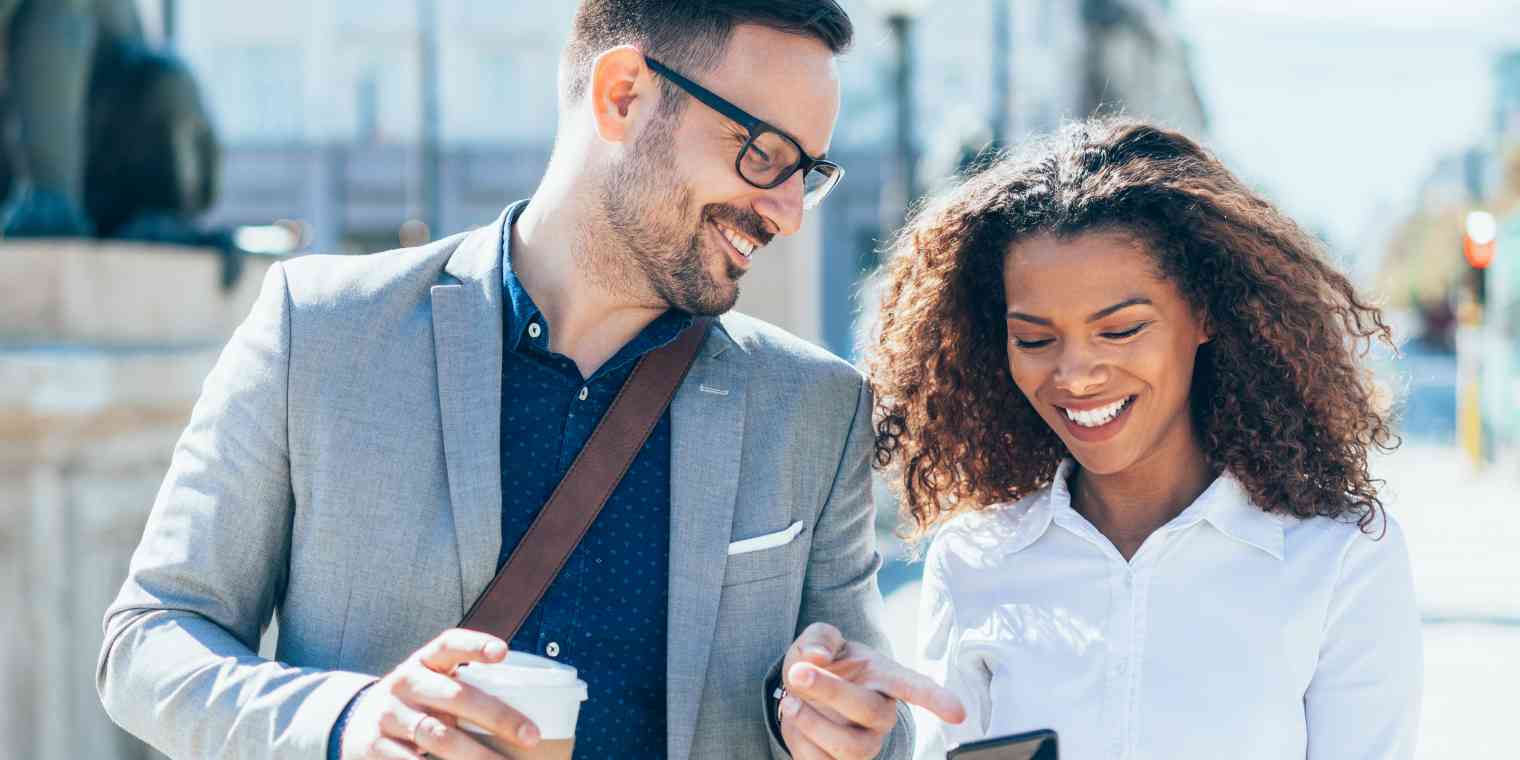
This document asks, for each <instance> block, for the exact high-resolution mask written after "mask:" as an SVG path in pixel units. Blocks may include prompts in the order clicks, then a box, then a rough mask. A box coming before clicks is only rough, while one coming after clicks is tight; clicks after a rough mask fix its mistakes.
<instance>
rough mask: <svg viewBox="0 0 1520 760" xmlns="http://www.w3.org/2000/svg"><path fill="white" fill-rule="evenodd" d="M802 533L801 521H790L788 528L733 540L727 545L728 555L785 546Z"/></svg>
mask: <svg viewBox="0 0 1520 760" xmlns="http://www.w3.org/2000/svg"><path fill="white" fill-rule="evenodd" d="M800 533H802V521H801V520H798V521H797V522H794V523H792V526H791V527H790V528H787V529H786V530H779V531H776V532H775V533H767V534H765V535H763V536H755V537H754V538H746V539H744V540H743V541H735V542H733V543H731V544H729V545H728V556H730V557H732V556H734V555H735V554H748V553H750V552H757V551H760V550H761V549H771V548H774V547H777V546H785V545H786V544H789V543H791V542H792V539H795V538H796V537H797V535H798V534H800Z"/></svg>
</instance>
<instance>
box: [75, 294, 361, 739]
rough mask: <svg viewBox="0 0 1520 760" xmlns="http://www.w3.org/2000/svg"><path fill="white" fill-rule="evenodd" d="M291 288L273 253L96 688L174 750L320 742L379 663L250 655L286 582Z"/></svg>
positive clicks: (173, 480)
mask: <svg viewBox="0 0 1520 760" xmlns="http://www.w3.org/2000/svg"><path fill="white" fill-rule="evenodd" d="M290 350H291V303H290V297H289V289H288V285H287V282H286V279H285V271H284V268H283V267H282V266H280V265H279V264H276V265H275V266H273V267H271V268H270V270H269V273H268V275H267V276H266V277H265V279H264V284H263V288H262V290H261V292H260V294H259V297H258V300H257V302H256V303H255V305H254V307H253V310H252V312H251V313H250V314H249V316H248V317H247V319H246V320H245V321H244V322H243V323H242V325H240V326H239V327H238V329H237V330H236V332H234V334H233V336H232V338H231V340H230V341H229V342H228V344H227V346H226V348H224V349H223V351H222V354H221V356H220V358H219V359H218V360H217V362H216V365H215V367H214V368H213V369H212V371H211V374H210V375H209V376H208V377H207V378H206V382H205V384H204V386H203V387H202V389H201V396H200V399H199V400H198V401H197V402H196V404H195V408H194V410H193V411H192V413H191V418H190V423H189V426H188V427H187V428H186V429H185V431H184V433H183V434H182V435H181V437H180V439H179V442H178V443H177V444H176V446H175V449H174V455H173V458H172V460H171V463H170V466H169V471H168V474H167V475H166V476H165V477H164V481H163V484H162V486H161V487H160V488H159V491H158V496H157V498H156V499H155V501H154V504H153V510H152V512H151V514H150V515H149V518H148V522H147V526H146V528H145V529H144V532H143V537H142V540H141V542H140V543H139V544H138V547H137V550H136V552H135V553H134V554H133V556H132V563H131V566H130V569H129V571H128V574H127V579H126V581H125V582H124V583H123V584H122V588H121V592H120V593H119V594H118V596H117V598H116V601H115V602H114V603H112V604H111V606H110V607H109V608H108V609H107V610H106V613H105V620H104V627H105V642H104V643H103V644H102V646H101V651H100V658H99V661H98V665H97V669H96V688H97V689H98V691H99V693H100V698H101V702H102V703H103V704H104V706H105V709H106V712H107V713H108V714H110V716H111V718H112V719H113V720H114V721H116V722H117V723H118V724H119V725H121V726H122V727H123V728H124V729H126V730H127V731H129V732H131V733H132V734H134V735H136V736H138V737H139V738H141V739H142V740H144V741H146V742H148V743H149V744H151V745H153V746H154V747H155V748H157V749H158V750H160V751H162V752H164V753H166V754H168V755H169V756H171V757H175V758H250V759H252V758H292V759H294V758H313V759H316V758H322V757H324V755H325V752H326V749H327V737H328V732H329V730H330V729H331V728H332V725H333V723H334V722H335V721H336V719H337V717H338V714H339V712H340V711H342V709H343V707H344V705H346V704H347V703H348V701H349V699H350V698H352V697H353V696H354V695H355V694H356V693H357V692H358V691H359V689H361V688H362V687H364V686H365V685H366V684H368V683H370V682H371V681H373V680H374V679H373V677H371V676H367V675H362V674H358V673H343V672H333V671H322V670H316V669H311V668H297V667H291V666H288V665H285V664H282V663H279V662H275V661H271V660H265V659H261V658H260V657H258V656H257V654H256V651H257V648H258V643H259V638H260V636H261V635H262V633H263V630H264V629H265V628H266V627H267V626H268V624H269V622H270V619H271V615H272V613H273V610H274V608H275V606H276V604H277V603H278V602H279V600H280V598H281V596H282V594H283V591H284V587H285V580H286V578H285V572H286V568H287V565H288V559H289V551H290V540H291V538H290V534H291V522H292V514H293V498H294V497H293V496H292V491H291V486H290V461H289V449H288V446H287V437H286V419H287V398H286V388H287V367H288V366H289V357H290Z"/></svg>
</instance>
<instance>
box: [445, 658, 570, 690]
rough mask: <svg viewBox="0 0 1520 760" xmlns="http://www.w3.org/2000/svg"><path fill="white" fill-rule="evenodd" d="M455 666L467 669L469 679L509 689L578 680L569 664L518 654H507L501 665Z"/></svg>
mask: <svg viewBox="0 0 1520 760" xmlns="http://www.w3.org/2000/svg"><path fill="white" fill-rule="evenodd" d="M459 667H460V670H464V669H465V668H468V669H469V675H470V677H471V678H472V679H474V678H479V679H481V680H485V681H490V682H492V683H500V684H502V685H511V686H569V685H572V684H574V683H576V682H577V680H578V679H577V678H576V677H575V675H576V671H575V668H573V667H570V666H569V665H566V664H564V663H561V662H555V661H554V660H551V659H548V658H546V657H539V656H538V655H534V654H528V653H527V652H518V651H512V652H508V653H507V658H506V659H505V660H502V661H501V662H494V663H480V662H474V663H465V664H463V665H460V666H459Z"/></svg>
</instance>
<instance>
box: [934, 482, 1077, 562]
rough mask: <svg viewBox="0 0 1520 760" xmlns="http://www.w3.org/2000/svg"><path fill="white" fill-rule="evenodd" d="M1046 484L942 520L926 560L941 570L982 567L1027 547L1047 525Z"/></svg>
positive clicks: (1047, 497)
mask: <svg viewBox="0 0 1520 760" xmlns="http://www.w3.org/2000/svg"><path fill="white" fill-rule="evenodd" d="M1049 496H1050V488H1049V487H1048V486H1047V487H1045V488H1041V489H1040V490H1038V491H1035V492H1034V493H1031V494H1029V495H1028V496H1025V497H1023V498H1021V499H1018V500H1015V501H1007V502H999V503H996V504H989V505H986V506H981V507H976V508H974V509H973V508H968V509H966V510H964V511H962V512H960V513H959V514H956V515H955V516H954V517H952V518H950V519H949V520H947V521H945V523H944V524H943V525H941V526H940V527H939V528H938V529H936V530H935V532H934V537H933V538H932V539H931V540H930V543H929V551H928V554H927V556H926V562H927V563H928V564H929V566H930V567H932V568H935V569H936V570H938V571H940V572H945V571H949V570H951V569H952V568H954V567H964V566H970V567H984V566H986V565H989V564H995V563H996V562H998V561H1000V560H1001V559H1002V558H1003V557H1006V556H1007V555H1009V554H1011V553H1013V552H1015V551H1017V550H1019V549H1022V548H1023V547H1025V546H1028V545H1029V543H1030V542H1032V541H1033V540H1034V539H1036V538H1038V537H1039V535H1040V534H1041V533H1043V532H1044V530H1045V528H1046V527H1047V526H1048V525H1049V520H1050V514H1049V505H1048V504H1047V502H1048V500H1049Z"/></svg>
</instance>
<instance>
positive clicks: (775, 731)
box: [760, 659, 792, 758]
mask: <svg viewBox="0 0 1520 760" xmlns="http://www.w3.org/2000/svg"><path fill="white" fill-rule="evenodd" d="M784 662H785V660H784V659H783V660H781V661H778V662H777V663H776V664H775V665H772V666H771V672H770V673H769V674H768V675H767V676H766V677H765V681H764V682H763V683H762V684H761V688H762V689H764V693H762V694H761V695H760V704H761V705H763V708H762V709H764V710H765V727H766V730H768V731H769V732H770V739H771V756H772V757H782V758H789V757H791V756H792V754H791V751H790V750H788V749H787V748H786V742H785V741H784V740H782V738H781V713H780V712H778V709H779V708H780V704H781V703H780V702H779V701H778V700H777V699H776V698H775V697H774V696H772V695H774V694H775V693H776V689H778V688H780V687H781V665H782V663H784Z"/></svg>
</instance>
